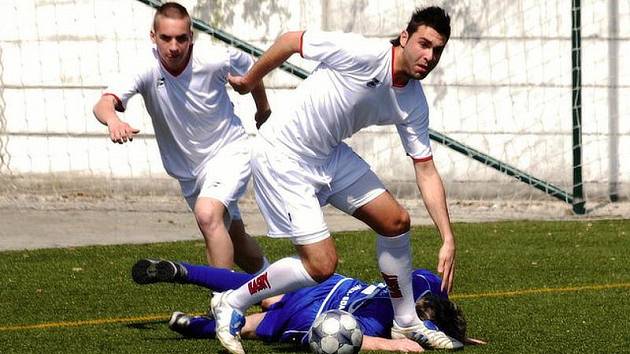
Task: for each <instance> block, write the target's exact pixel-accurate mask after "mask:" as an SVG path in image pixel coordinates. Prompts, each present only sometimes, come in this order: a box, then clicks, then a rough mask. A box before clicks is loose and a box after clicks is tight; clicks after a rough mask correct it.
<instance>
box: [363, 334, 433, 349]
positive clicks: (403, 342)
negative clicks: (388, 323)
mask: <svg viewBox="0 0 630 354" xmlns="http://www.w3.org/2000/svg"><path fill="white" fill-rule="evenodd" d="M368 350H379V351H388V352H398V353H420V352H423V351H424V349H422V347H421V346H420V344H418V343H416V342H414V341H412V340H411V339H409V338H400V339H390V338H381V337H372V336H367V335H364V336H363V343H362V344H361V351H368Z"/></svg>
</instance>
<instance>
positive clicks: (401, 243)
mask: <svg viewBox="0 0 630 354" xmlns="http://www.w3.org/2000/svg"><path fill="white" fill-rule="evenodd" d="M376 256H377V258H378V266H379V268H380V270H381V275H382V276H383V280H385V284H387V287H388V289H389V296H390V299H391V301H392V307H393V308H394V321H395V322H396V324H398V326H400V327H409V326H413V325H416V324H418V323H420V319H419V318H418V315H417V314H416V306H415V302H414V300H413V287H412V285H411V271H412V269H411V240H410V238H409V232H405V233H404V234H402V235H399V236H394V237H385V236H382V235H378V237H377V241H376Z"/></svg>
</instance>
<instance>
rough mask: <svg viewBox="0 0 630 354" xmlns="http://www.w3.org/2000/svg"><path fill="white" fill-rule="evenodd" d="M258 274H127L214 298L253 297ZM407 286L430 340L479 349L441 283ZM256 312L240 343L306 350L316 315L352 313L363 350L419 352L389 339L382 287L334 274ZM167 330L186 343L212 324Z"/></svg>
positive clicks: (176, 266)
mask: <svg viewBox="0 0 630 354" xmlns="http://www.w3.org/2000/svg"><path fill="white" fill-rule="evenodd" d="M262 274H263V276H258V277H256V279H255V280H254V276H253V275H251V274H246V273H239V272H233V271H230V270H227V269H221V268H214V267H209V266H205V265H192V264H187V263H178V262H173V261H167V260H160V261H158V260H152V259H142V260H139V261H138V262H136V264H135V265H134V266H133V268H132V277H133V279H134V281H135V282H136V283H138V284H151V283H158V282H170V283H181V284H195V285H198V286H202V287H205V288H208V289H211V290H213V291H219V292H221V291H225V290H229V289H234V288H236V287H239V286H241V285H243V284H246V283H247V284H248V287H249V288H250V289H251V291H257V290H258V289H261V288H264V287H266V286H268V284H266V283H265V281H264V279H265V277H264V272H263V273H262ZM412 285H413V295H414V299H415V300H416V312H417V313H418V316H419V317H420V319H421V320H423V321H424V324H425V325H426V326H427V327H428V328H429V329H431V331H430V332H429V335H431V336H434V338H433V340H438V341H439V340H440V339H443V340H448V341H453V339H454V340H456V341H457V342H459V343H466V344H484V342H483V341H480V340H476V339H472V338H467V337H466V326H467V325H466V320H465V318H464V316H463V313H462V311H461V309H460V308H459V307H458V306H457V305H456V304H455V303H453V302H452V301H449V300H448V295H447V294H446V292H444V291H442V290H440V286H441V279H440V277H438V276H437V275H435V274H433V273H431V272H430V271H428V270H424V269H416V270H414V271H413V277H412ZM261 307H262V308H263V309H264V312H262V313H254V314H251V315H248V316H247V317H246V322H245V325H244V327H243V329H242V331H241V336H242V337H243V338H250V339H261V340H263V341H265V342H283V343H290V342H293V343H298V344H301V345H305V346H307V345H308V342H307V341H308V339H307V337H308V336H307V334H308V331H309V329H310V327H311V324H312V323H313V321H314V320H315V318H316V317H317V315H319V314H320V313H322V312H324V311H327V310H331V309H341V310H345V311H348V312H350V313H352V314H353V315H354V316H355V318H356V319H357V321H358V322H359V323H360V324H361V328H362V330H363V333H364V338H363V346H362V348H361V349H362V350H389V351H403V352H421V351H423V348H422V347H421V346H420V345H419V344H418V343H416V342H414V341H412V340H409V339H407V338H403V339H390V331H391V326H392V318H393V316H394V314H393V309H392V306H391V302H390V299H389V295H388V289H387V286H386V285H385V284H383V283H377V284H367V283H365V282H363V281H361V280H358V279H354V278H349V277H345V276H343V275H340V274H335V275H333V276H332V277H330V278H329V279H327V280H326V281H324V282H323V283H320V284H318V285H316V286H312V287H307V288H303V289H300V290H297V291H293V292H289V293H287V294H284V295H280V296H276V297H273V298H269V299H266V300H264V301H263V302H262V303H261ZM169 327H170V328H171V329H172V330H173V331H176V332H178V333H180V334H182V335H184V336H186V337H193V338H214V336H215V321H214V319H212V318H211V317H207V316H192V315H187V314H184V313H182V312H174V313H173V315H172V316H171V319H170V321H169ZM449 337H450V338H449ZM462 345H463V344H462ZM460 348H461V346H460ZM426 349H429V347H428V346H427V347H426Z"/></svg>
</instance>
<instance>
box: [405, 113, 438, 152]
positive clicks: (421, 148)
mask: <svg viewBox="0 0 630 354" xmlns="http://www.w3.org/2000/svg"><path fill="white" fill-rule="evenodd" d="M396 129H397V130H398V135H399V136H400V140H401V141H402V144H403V147H404V149H405V152H407V155H409V156H410V157H411V158H412V159H413V160H414V161H428V160H431V159H432V158H433V152H432V151H431V140H430V138H429V111H428V110H427V109H424V110H422V111H415V112H412V115H411V116H410V117H409V118H408V119H407V120H406V121H405V122H404V123H399V124H396Z"/></svg>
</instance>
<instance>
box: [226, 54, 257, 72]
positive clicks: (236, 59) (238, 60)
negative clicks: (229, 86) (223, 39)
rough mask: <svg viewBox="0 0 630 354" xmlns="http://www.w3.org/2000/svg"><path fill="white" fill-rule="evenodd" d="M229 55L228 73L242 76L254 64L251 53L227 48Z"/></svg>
mask: <svg viewBox="0 0 630 354" xmlns="http://www.w3.org/2000/svg"><path fill="white" fill-rule="evenodd" d="M228 55H229V56H230V74H232V75H237V76H243V75H245V73H247V71H248V70H249V69H250V68H251V67H252V65H254V59H253V58H252V56H251V55H249V54H247V53H245V52H242V51H240V50H236V49H232V48H230V49H228Z"/></svg>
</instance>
